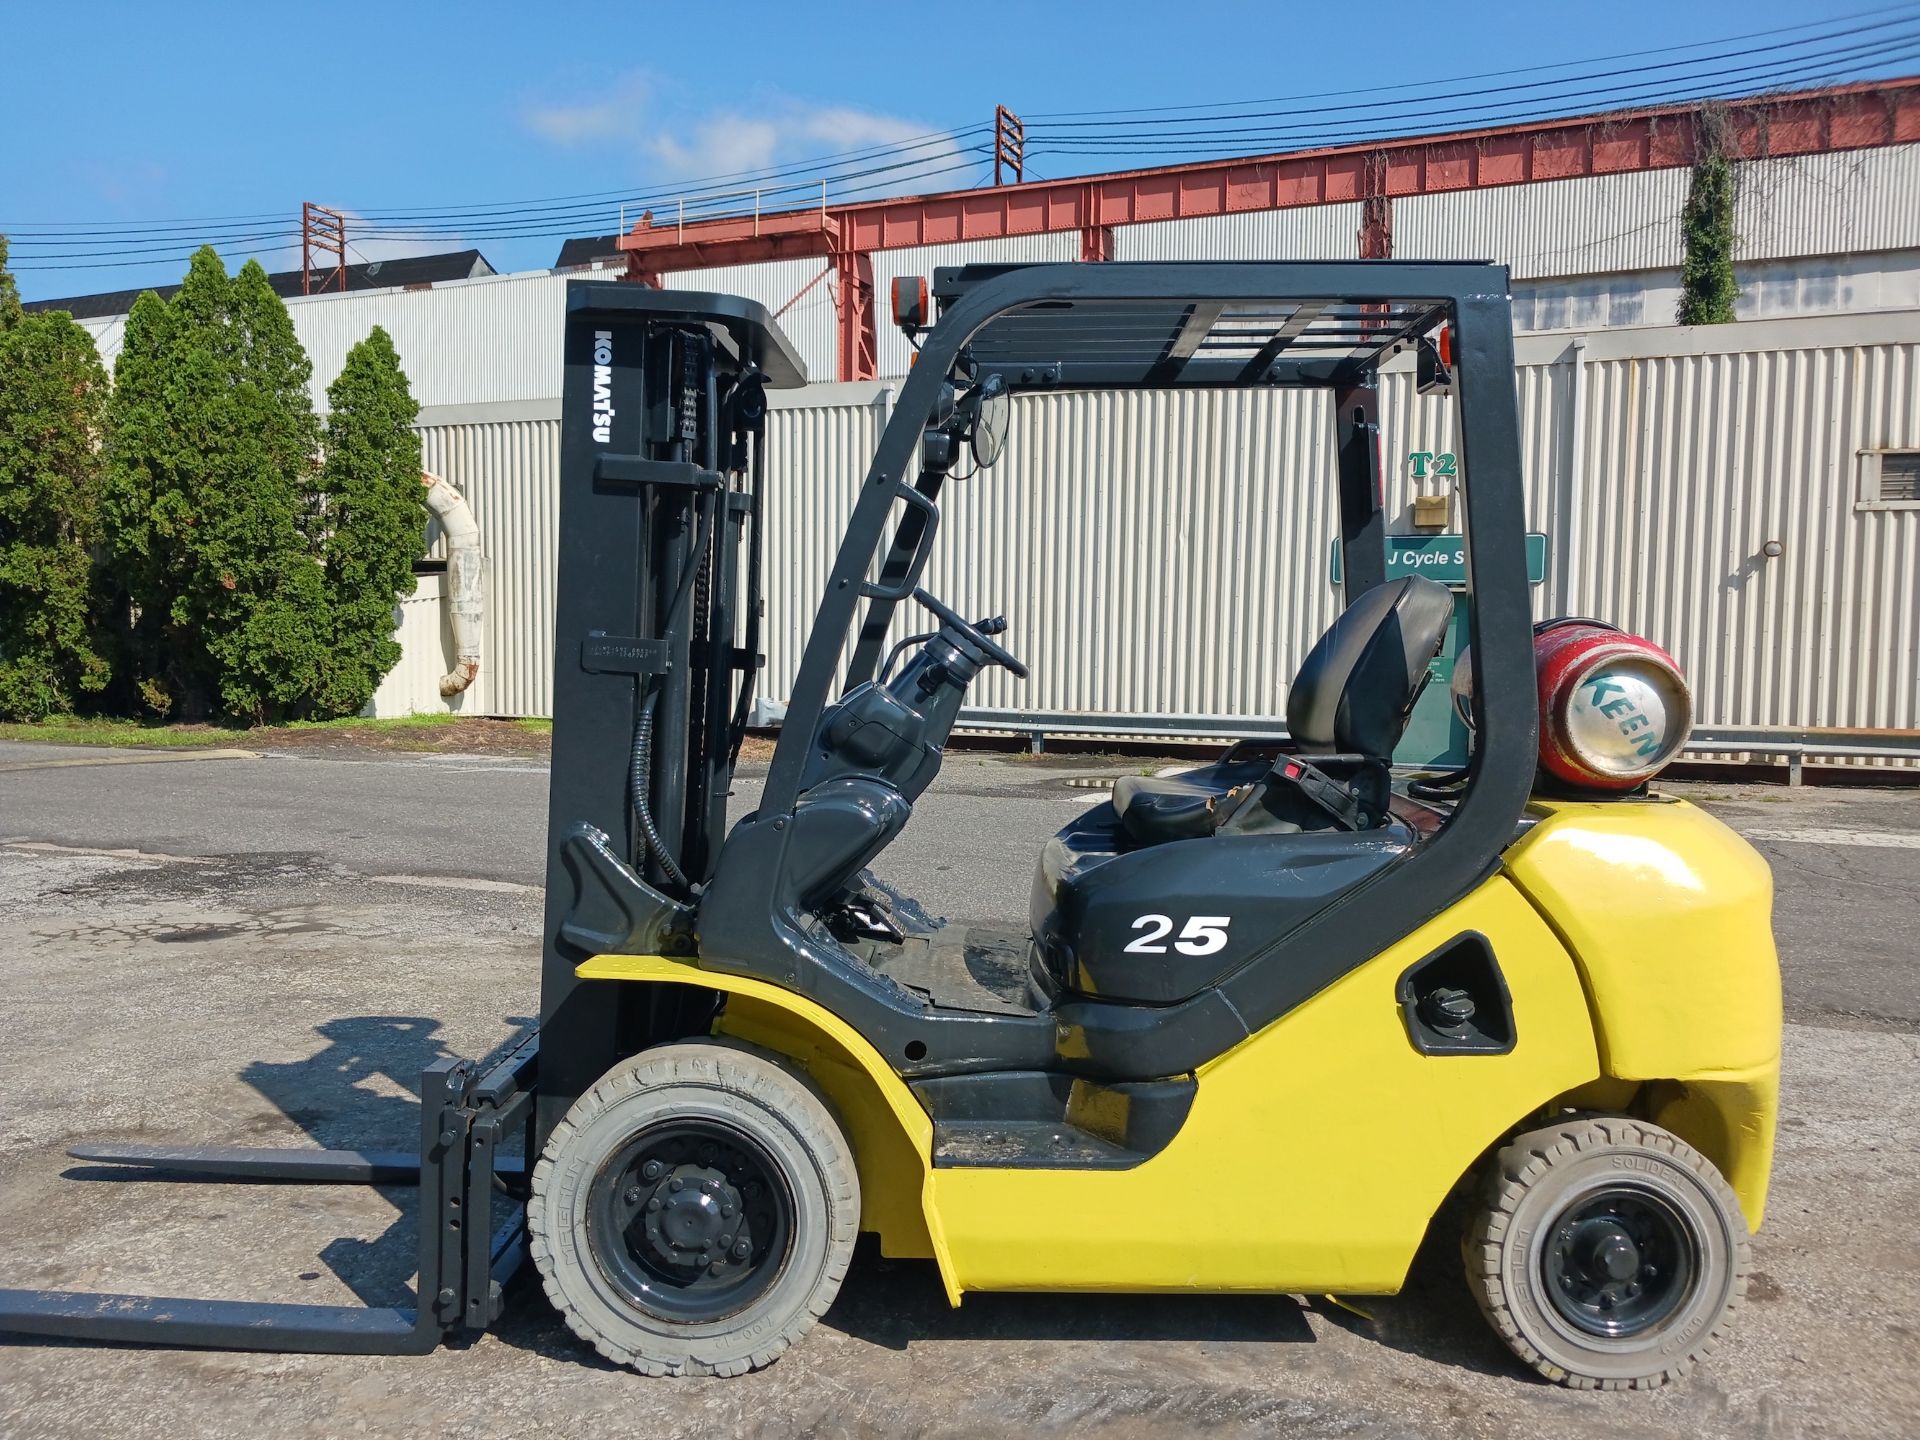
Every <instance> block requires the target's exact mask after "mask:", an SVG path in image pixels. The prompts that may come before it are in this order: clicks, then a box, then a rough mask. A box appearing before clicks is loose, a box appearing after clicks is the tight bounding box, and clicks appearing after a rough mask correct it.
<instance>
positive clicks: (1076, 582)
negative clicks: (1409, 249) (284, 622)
mask: <svg viewBox="0 0 1920 1440" xmlns="http://www.w3.org/2000/svg"><path fill="white" fill-rule="evenodd" d="M1577 345H1578V348H1579V350H1580V353H1582V354H1583V356H1584V358H1583V359H1582V360H1581V361H1579V363H1578V364H1576V361H1575V354H1576V342H1574V341H1572V340H1570V339H1569V338H1568V337H1563V336H1554V337H1545V336H1543V337H1535V338H1528V337H1523V338H1522V339H1521V340H1520V342H1519V354H1518V358H1519V361H1520V366H1519V371H1518V376H1517V384H1518V387H1519V401H1520V417H1521V432H1522V433H1521V439H1522V446H1523V459H1524V465H1525V479H1526V487H1527V521H1528V526H1529V528H1530V529H1534V530H1540V531H1544V532H1545V533H1546V534H1547V535H1548V536H1549V537H1550V541H1551V545H1552V559H1551V563H1550V565H1549V570H1548V576H1549V578H1548V583H1547V584H1546V585H1545V586H1543V587H1540V588H1539V589H1538V590H1537V591H1536V594H1535V609H1536V612H1537V613H1539V614H1565V613H1580V614H1592V615H1598V616H1602V617H1605V618H1608V619H1611V620H1614V621H1616V622H1618V623H1620V624H1623V625H1626V626H1628V627H1629V628H1632V629H1635V630H1639V631H1643V632H1644V633H1646V634H1648V635H1650V636H1652V637H1653V638H1654V639H1656V640H1658V641H1660V642H1661V643H1662V644H1664V645H1666V646H1668V647H1669V648H1670V649H1672V650H1673V652H1674V653H1675V655H1676V656H1677V657H1678V658H1679V659H1680V661H1681V662H1682V664H1683V665H1685V666H1686V668H1687V670H1688V672H1689V674H1690V675H1692V677H1693V678H1694V681H1695V684H1696V686H1697V689H1698V697H1699V702H1700V704H1699V713H1700V720H1701V722H1702V723H1704V724H1716V725H1734V724H1751V725H1769V726H1804V725H1836V726H1874V727H1891V728H1920V578H1917V577H1920V511H1897V510H1896V511H1887V510H1874V511H1860V510H1856V509H1855V508H1854V499H1855V494H1856V486H1857V483H1858V478H1857V477H1858V466H1859V460H1858V455H1859V452H1860V451H1861V450H1862V449H1865V448H1882V447H1909V446H1911V447H1920V314H1915V313H1911V312H1909V313H1904V314H1893V315H1875V316H1862V317H1836V318H1828V319H1816V320H1804V319H1803V320H1794V321H1766V322H1755V323H1751V324H1743V325H1737V326H1720V327H1712V328H1709V329H1700V330H1679V329H1645V330H1637V331H1615V332H1607V333H1602V334H1597V335H1593V336H1590V337H1583V338H1581V339H1580V340H1579V341H1578V342H1577ZM1383 384H1384V393H1383V402H1382V426H1383V434H1382V453H1383V455H1384V456H1385V460H1386V467H1387V475H1386V480H1387V501H1388V507H1389V513H1390V515H1391V516H1392V517H1393V518H1394V520H1395V522H1396V528H1406V527H1405V526H1404V524H1402V523H1400V522H1401V521H1402V520H1403V519H1404V517H1405V513H1406V510H1407V507H1408V505H1409V504H1410V501H1411V498H1412V496H1413V494H1414V493H1415V492H1416V491H1418V490H1434V489H1438V488H1440V486H1441V485H1442V484H1443V483H1444V482H1442V481H1439V480H1436V479H1429V480H1428V481H1427V482H1425V483H1424V484H1423V483H1420V482H1418V481H1416V480H1415V478H1414V476H1413V473H1412V469H1413V467H1412V465H1411V464H1410V463H1409V460H1408V456H1409V455H1410V454H1412V453H1413V452H1415V451H1430V452H1435V453H1445V452H1449V451H1452V450H1453V448H1454V430H1453V414H1452V403H1451V402H1450V401H1447V400H1444V399H1434V398H1427V399H1422V398H1419V397H1416V396H1415V395H1414V394H1413V391H1412V384H1411V377H1410V376H1409V375H1408V374H1407V373H1406V372H1405V371H1404V370H1399V371H1390V372H1389V373H1388V375H1387V376H1386V377H1385V378H1384V381H1383ZM1577 392H1583V393H1577ZM884 394H885V392H884V390H883V388H882V387H879V386H867V387H853V386H834V387H822V388H821V389H820V390H818V391H813V392H802V393H800V394H798V395H790V396H783V397H782V399H781V405H780V408H777V409H776V410H775V411H774V412H773V416H772V422H771V425H770V428H769V446H770V461H771V472H770V473H771V476H772V494H771V497H770V502H769V511H768V517H767V526H768V529H767V535H768V557H767V558H768V574H767V594H768V600H769V611H770V613H769V617H768V629H767V634H766V644H765V648H766V651H767V655H768V662H769V663H768V669H767V673H766V676H765V683H764V685H763V693H764V694H767V695H769V696H772V697H775V698H784V697H785V695H786V693H787V689H788V687H789V685H790V683H791V679H792V676H793V674H794V672H795V670H796V668H797V666H798V663H799V656H800V650H801V646H802V645H803V643H804V640H805V636H806V631H807V629H808V627H809V626H810V625H811V623H812V619H813V606H814V604H815V603H816V602H817V599H818V597H819V594H820V592H821V588H822V586H823V585H824V583H825V579H826V576H827V573H828V571H829V569H830V567H831V565H832V561H833V557H834V554H835V551H836V550H837V548H838V545H839V541H840V534H841V529H842V527H843V525H844V523H845V520H846V517H847V514H848V512H849V510H850V509H851V506H852V503H853V497H854V494H855V492H856V491H857V489H858V487H859V484H860V482H861V480H862V479H863V477H864V474H865V470H866V466H867V463H868V460H869V458H870V455H871V452H872V449H873V446H874V443H875V441H876V439H877V437H878V433H879V426H880V423H881V415H882V409H881V407H882V404H883V403H884V399H883V397H884ZM820 402H825V403H820ZM1014 409H1015V422H1016V423H1015V425H1014V428H1013V432H1012V437H1011V440H1010V443H1009V446H1008V451H1007V455H1006V458H1005V459H1004V461H1003V462H1002V464H1001V465H1000V466H999V467H997V468H996V469H995V470H993V471H991V472H989V473H987V474H984V475H978V476H975V477H973V478H971V479H966V480H957V481H954V482H952V483H951V484H950V486H949V489H948V498H947V504H946V513H945V519H944V522H943V524H942V527H941V536H940V540H939V544H938V546H937V548H936V552H935V555H934V558H933V560H932V561H931V563H930V566H929V569H928V574H927V583H928V585H929V588H931V589H933V590H935V591H936V592H937V593H940V594H942V595H944V596H945V597H946V598H947V599H948V600H949V601H950V602H951V603H953V604H955V605H956V606H958V607H959V608H961V609H962V610H966V611H969V612H971V613H978V614H986V613H995V612H1000V611H1004V612H1005V613H1006V614H1007V615H1008V617H1009V618H1010V619H1011V621H1012V625H1013V628H1012V632H1011V640H1012V643H1013V646H1014V649H1015V650H1016V651H1017V652H1019V653H1022V654H1023V655H1025V656H1026V658H1028V659H1029V660H1030V661H1031V662H1032V665H1033V669H1034V675H1033V678H1032V679H1031V680H1029V681H1026V682H1019V681H1015V680H1013V679H1012V677H1010V676H1008V675H1006V674H1004V673H1003V672H999V671H993V672H989V674H988V675H986V676H983V677H982V681H981V682H980V685H979V687H978V688H977V690H976V692H975V694H974V696H973V697H972V698H973V700H974V702H975V703H977V704H980V705H983V706H992V707H1008V708H1013V707H1017V708H1021V709H1028V710H1049V711H1062V710H1064V711H1078V712H1083V713H1086V714H1088V715H1089V716H1092V715H1107V716H1119V717H1126V716H1139V715H1195V714H1212V715H1232V716H1240V717H1247V718H1259V717H1271V716H1275V715H1278V714H1279V713H1281V711H1282V710H1283V708H1284V698H1285V687H1286V685H1287V683H1288V680H1289V679H1290V677H1291V675H1292V673H1293V670H1294V667H1295V666H1296V665H1297V664H1298V663H1299V661H1300V659H1301V658H1302V656H1303V655H1304V654H1305V651H1306V649H1307V648H1308V647H1309V645H1310V644H1311V643H1312V641H1313V639H1314V638H1315V637H1316V636H1317V635H1318V634H1319V632H1320V630H1321V629H1322V628H1323V627H1324V626H1325V625H1326V624H1327V623H1328V622H1329V621H1330V620H1331V619H1332V617H1333V614H1334V611H1335V604H1336V596H1335V594H1334V591H1333V588H1332V586H1331V584H1330V582H1329V578H1328V558H1329V549H1330V546H1331V543H1332V538H1333V534H1334V527H1335V521H1334V517H1333V513H1332V509H1331V499H1332V494H1331V484H1330V475H1331V466H1332V458H1331V438H1332V437H1331V420H1330V417H1329V414H1328V411H1327V402H1326V401H1325V399H1324V398H1323V397H1319V396H1314V395H1303V394H1293V395H1278V394H1250V393H1238V394H1200V395H1192V396H1185V397H1181V396H1173V395H1167V394H1159V393H1150V394H1105V395H1060V396H1048V397H1037V398H1032V399H1022V400H1020V401H1018V402H1016V404H1015V407H1014ZM1576 412H1579V413H1580V414H1581V415H1582V419H1581V422H1580V425H1579V433H1577V434H1576V431H1575V416H1576ZM423 433H424V434H425V437H426V453H427V456H428V464H429V465H430V466H434V467H435V468H437V469H439V470H440V472H441V473H443V474H446V475H448V476H449V478H451V479H453V480H454V481H455V482H456V483H457V484H460V485H462V487H463V488H465V489H466V490H468V492H469V494H470V495H471V497H472V500H473V504H474V510H475V513H476V515H477V517H478V519H479V522H480V526H481V532H482V536H483V540H484V543H485V546H486V549H487V552H488V555H489V562H490V563H489V572H488V573H489V590H488V610H489V614H488V624H487V646H488V653H487V658H486V661H485V668H483V671H482V674H483V677H485V680H486V683H488V685H489V688H488V689H487V690H486V691H485V692H484V697H483V698H484V702H485V704H486V706H487V707H488V709H490V710H492V711H495V712H497V713H507V714H545V713H548V687H549V679H548V677H549V674H550V670H549V666H550V659H549V654H548V652H549V649H550V646H551V630H552V608H551V605H552V584H553V578H552V565H553V539H554V524H555V518H556V517H555V514H554V481H555V476H554V467H555V466H556V464H557V424H556V423H555V422H553V421H552V420H536V421H525V420H519V421H511V422H502V423H497V424H486V423H461V424H456V425H448V426H437V427H433V428H429V429H427V430H426V431H424V432H423ZM1768 540H1779V541H1780V542H1781V544H1782V546H1783V547H1784V553H1783V555H1782V556H1781V557H1780V558H1779V559H1777V560H1767V559H1765V558H1764V556H1763V555H1762V553H1761V547H1762V546H1763V545H1764V544H1765V542H1766V541H1768ZM438 673H439V671H438V670H435V671H434V674H435V675H436V676H437V675H438ZM477 698H482V697H477ZM423 703H424V705H425V707H426V708H432V707H433V706H435V705H437V704H438V697H437V696H429V697H424V702H423Z"/></svg>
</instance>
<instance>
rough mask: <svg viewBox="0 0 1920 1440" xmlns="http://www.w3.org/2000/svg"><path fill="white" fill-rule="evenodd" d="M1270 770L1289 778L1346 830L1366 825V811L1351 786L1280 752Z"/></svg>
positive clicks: (1299, 789) (1359, 829) (1365, 827)
mask: <svg viewBox="0 0 1920 1440" xmlns="http://www.w3.org/2000/svg"><path fill="white" fill-rule="evenodd" d="M1272 773H1273V774H1275V775H1277V776H1279V777H1280V778H1281V779H1282V780H1290V781H1292V782H1293V785H1294V788H1295V789H1297V790H1298V791H1299V792H1300V793H1301V794H1302V795H1304V796H1306V797H1307V799H1309V800H1311V801H1312V802H1313V803H1314V804H1315V805H1317V806H1319V807H1320V809H1322V810H1324V811H1326V813H1327V814H1329V815H1331V816H1332V817H1333V818H1334V819H1335V820H1338V821H1339V822H1340V823H1341V824H1342V825H1344V826H1346V827H1347V829H1349V830H1352V831H1355V832H1359V831H1362V830H1365V829H1367V828H1368V826H1367V815H1366V811H1365V810H1364V809H1363V808H1362V807H1361V804H1360V802H1359V800H1358V799H1356V798H1355V796H1354V793H1353V791H1352V789H1350V788H1349V787H1348V786H1345V785H1342V784H1341V783H1340V782H1339V781H1338V780H1335V779H1334V778H1333V777H1332V776H1331V775H1329V774H1327V772H1326V771H1324V770H1321V769H1319V768H1317V767H1316V766H1313V765H1310V764H1308V763H1307V762H1306V761H1305V760H1300V759H1297V758H1295V757H1294V756H1292V755H1282V756H1281V757H1280V758H1279V759H1277V760H1275V761H1274V762H1273V771H1272Z"/></svg>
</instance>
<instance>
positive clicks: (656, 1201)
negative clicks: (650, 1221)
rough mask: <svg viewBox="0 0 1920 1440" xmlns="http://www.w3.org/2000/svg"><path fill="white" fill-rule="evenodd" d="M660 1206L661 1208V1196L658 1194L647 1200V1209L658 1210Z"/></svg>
mask: <svg viewBox="0 0 1920 1440" xmlns="http://www.w3.org/2000/svg"><path fill="white" fill-rule="evenodd" d="M659 1208H660V1197H659V1196H658V1195H656V1196H654V1197H653V1199H651V1200H649V1201H647V1209H649V1210H658V1209H659Z"/></svg>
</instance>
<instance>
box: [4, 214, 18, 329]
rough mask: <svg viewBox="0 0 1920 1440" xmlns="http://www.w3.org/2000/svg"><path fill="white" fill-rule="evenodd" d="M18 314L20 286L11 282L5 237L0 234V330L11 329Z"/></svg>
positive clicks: (16, 320) (11, 274)
mask: <svg viewBox="0 0 1920 1440" xmlns="http://www.w3.org/2000/svg"><path fill="white" fill-rule="evenodd" d="M20 314H21V311H20V287H19V286H17V285H15V284H14V283H13V272H12V271H11V270H9V269H7V237H6V236H4V235H0V330H8V329H11V328H12V327H13V326H14V325H15V324H16V323H18V321H19V319H20Z"/></svg>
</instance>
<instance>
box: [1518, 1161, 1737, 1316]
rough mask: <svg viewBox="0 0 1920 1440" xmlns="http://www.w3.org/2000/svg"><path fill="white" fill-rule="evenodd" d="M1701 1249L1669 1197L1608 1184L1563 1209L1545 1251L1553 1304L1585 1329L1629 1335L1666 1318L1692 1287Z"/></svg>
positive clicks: (1545, 1275)
mask: <svg viewBox="0 0 1920 1440" xmlns="http://www.w3.org/2000/svg"><path fill="white" fill-rule="evenodd" d="M1699 1253H1700V1248H1699V1244H1698V1242H1697V1241H1696V1239H1695V1236H1694V1232H1693V1227H1692V1226H1691V1225H1690V1224H1689V1223H1688V1222H1687V1219H1686V1217H1685V1215H1683V1214H1682V1213H1681V1211H1680V1209H1679V1208H1678V1207H1677V1206H1676V1205H1674V1203H1673V1202H1672V1201H1670V1200H1669V1199H1667V1198H1666V1197H1665V1196H1664V1195H1661V1194H1659V1193H1657V1192H1656V1191H1653V1190H1650V1189H1645V1188H1643V1187H1641V1186H1637V1185H1621V1186H1609V1187H1607V1188H1605V1189H1602V1190H1597V1191H1594V1192H1592V1193H1590V1194H1587V1195H1584V1196H1582V1197H1581V1198H1580V1199H1579V1200H1577V1201H1575V1202H1574V1203H1573V1204H1572V1205H1570V1206H1568V1207H1567V1208H1566V1209H1565V1210H1564V1211H1562V1212H1561V1214H1560V1217H1559V1218H1558V1219H1557V1220H1555V1221H1554V1222H1553V1228H1552V1229H1551V1230H1550V1231H1549V1232H1548V1234H1547V1237H1546V1243H1545V1245H1544V1247H1543V1249H1542V1253H1541V1269H1542V1271H1543V1273H1542V1276H1541V1280H1542V1282H1543V1285H1544V1288H1545V1290H1546V1294H1547V1300H1548V1302H1549V1303H1550V1304H1551V1305H1552V1306H1553V1309H1554V1311H1555V1313H1557V1314H1558V1315H1559V1316H1560V1317H1561V1318H1562V1319H1563V1320H1565V1321H1567V1322H1568V1323H1569V1324H1571V1325H1572V1326H1574V1327H1575V1328H1576V1329H1578V1330H1580V1331H1582V1332H1584V1333H1585V1334H1588V1335H1596V1336H1600V1337H1602V1338H1605V1339H1609V1340H1625V1339H1630V1338H1632V1337H1635V1336H1639V1335H1644V1334H1646V1333H1647V1332H1648V1331H1650V1330H1653V1329H1655V1328H1657V1327H1658V1326H1659V1325H1661V1324H1662V1323H1664V1322H1665V1321H1666V1320H1668V1319H1669V1318H1670V1317H1671V1316H1672V1315H1673V1313H1674V1312H1675V1311H1676V1310H1678V1309H1679V1308H1680V1305H1681V1302H1682V1301H1684V1300H1685V1299H1686V1298H1687V1296H1688V1295H1689V1294H1690V1293H1691V1292H1692V1290H1693V1287H1694V1283H1695V1277H1696V1275H1697V1274H1698V1272H1699V1268H1700V1261H1699Z"/></svg>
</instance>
